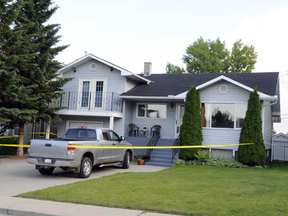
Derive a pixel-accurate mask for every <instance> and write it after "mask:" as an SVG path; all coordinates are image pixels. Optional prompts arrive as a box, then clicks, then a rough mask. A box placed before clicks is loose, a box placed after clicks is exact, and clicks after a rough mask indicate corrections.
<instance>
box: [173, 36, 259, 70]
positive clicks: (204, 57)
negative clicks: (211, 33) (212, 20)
mask: <svg viewBox="0 0 288 216" xmlns="http://www.w3.org/2000/svg"><path fill="white" fill-rule="evenodd" d="M256 59H257V53H256V52H255V49H254V46H248V45H245V46H243V43H242V41H241V40H238V41H236V42H235V43H234V45H233V48H232V52H231V53H230V51H229V50H228V49H227V48H226V44H225V41H223V42H222V41H221V40H220V39H219V38H217V39H216V40H215V41H211V40H210V39H209V40H206V41H205V40H204V39H203V38H202V37H200V38H198V39H197V41H195V42H194V43H192V44H191V45H189V46H188V47H187V48H186V51H185V54H184V55H183V58H182V60H183V62H184V63H185V64H186V71H187V72H188V73H196V74H198V73H250V72H251V71H252V70H253V69H254V68H255V67H254V65H255V63H256ZM167 66H168V65H167Z"/></svg>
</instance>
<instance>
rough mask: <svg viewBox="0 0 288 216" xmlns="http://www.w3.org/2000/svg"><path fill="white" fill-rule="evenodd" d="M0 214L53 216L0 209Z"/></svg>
mask: <svg viewBox="0 0 288 216" xmlns="http://www.w3.org/2000/svg"><path fill="white" fill-rule="evenodd" d="M0 214H4V215H12V216H13V215H15V216H55V215H51V214H43V213H38V212H29V211H20V210H14V209H7V208H0Z"/></svg>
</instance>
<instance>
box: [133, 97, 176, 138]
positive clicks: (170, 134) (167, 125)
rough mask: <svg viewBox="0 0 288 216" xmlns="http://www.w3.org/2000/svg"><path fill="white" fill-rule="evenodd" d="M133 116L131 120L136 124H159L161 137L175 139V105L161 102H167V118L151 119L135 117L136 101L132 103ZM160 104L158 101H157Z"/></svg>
mask: <svg viewBox="0 0 288 216" xmlns="http://www.w3.org/2000/svg"><path fill="white" fill-rule="evenodd" d="M141 103H152V102H144V101H143V102H141ZM133 104H134V105H133V118H132V122H130V123H133V124H136V125H140V126H141V125H142V126H143V125H144V126H153V125H160V126H161V138H164V139H175V125H176V116H175V112H176V106H174V107H173V108H171V106H170V103H161V104H167V118H166V119H151V118H137V117H136V105H137V102H134V103H133ZM158 104H160V103H158ZM128 124H129V123H128Z"/></svg>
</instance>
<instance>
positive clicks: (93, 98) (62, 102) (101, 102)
mask: <svg viewBox="0 0 288 216" xmlns="http://www.w3.org/2000/svg"><path fill="white" fill-rule="evenodd" d="M50 105H51V106H52V107H56V106H60V107H66V109H68V110H84V111H97V110H106V111H116V112H122V99H121V98H120V97H119V94H117V93H115V92H74V91H70V92H64V94H63V95H62V96H61V97H60V98H58V99H54V100H53V101H52V103H51V104H50Z"/></svg>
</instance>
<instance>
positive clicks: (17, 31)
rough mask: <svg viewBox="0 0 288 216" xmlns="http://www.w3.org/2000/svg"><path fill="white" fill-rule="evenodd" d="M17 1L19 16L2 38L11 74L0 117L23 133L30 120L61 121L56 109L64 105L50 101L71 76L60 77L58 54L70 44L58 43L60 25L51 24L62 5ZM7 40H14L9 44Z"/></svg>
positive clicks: (7, 70) (2, 58) (3, 57)
mask: <svg viewBox="0 0 288 216" xmlns="http://www.w3.org/2000/svg"><path fill="white" fill-rule="evenodd" d="M13 2H15V4H17V5H18V8H19V10H18V15H17V16H16V17H14V19H13V21H12V24H13V25H9V29H8V30H7V31H8V32H9V34H7V35H6V38H5V39H3V40H1V42H2V43H3V44H4V45H5V46H2V45H1V50H0V52H1V54H2V55H1V56H0V65H3V66H4V68H5V74H7V75H5V76H6V77H4V80H2V82H4V83H5V82H7V83H8V84H7V86H3V87H2V88H4V89H3V92H2V93H0V94H1V96H0V98H1V99H2V100H1V101H0V106H1V109H0V119H2V121H1V124H3V125H4V126H5V128H12V127H14V126H15V125H16V124H18V125H19V133H20V134H23V132H24V125H25V124H27V123H34V122H39V121H40V120H43V121H45V122H47V123H50V121H60V119H59V117H58V116H57V115H56V114H55V112H56V111H58V110H60V109H62V108H63V107H53V108H52V107H50V106H49V104H50V103H51V101H52V100H53V99H55V98H59V97H60V95H61V94H62V87H63V85H64V84H65V83H67V82H69V81H70V80H71V79H57V73H56V72H57V70H58V65H59V63H58V62H57V61H56V60H55V57H56V55H57V54H58V53H59V52H61V51H63V50H64V49H65V48H66V47H67V46H56V44H57V43H58V42H59V40H60V38H61V37H60V36H57V33H58V31H59V29H60V26H59V25H58V24H47V21H48V20H49V19H50V17H51V16H52V15H53V14H54V13H55V12H56V10H57V9H58V7H57V6H54V7H53V6H52V2H51V0H18V1H13ZM1 6H2V5H1ZM1 16H2V14H1ZM1 18H2V17H1ZM12 39H14V40H12ZM7 41H12V42H13V43H12V42H11V43H12V44H10V46H8V45H7V43H8V42H7ZM9 59H10V60H9ZM8 60H9V61H8ZM1 74H2V71H1ZM8 78H10V79H11V80H8ZM19 144H23V139H21V138H20V139H19ZM18 150H19V151H18V154H19V155H21V154H23V149H22V148H18Z"/></svg>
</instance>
